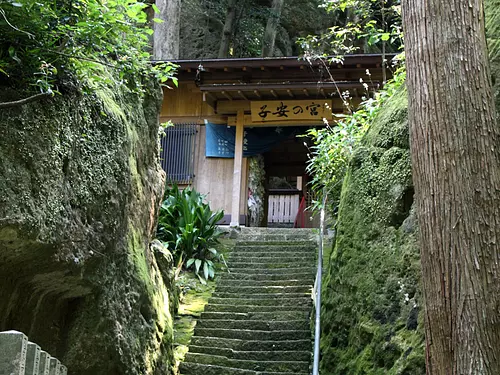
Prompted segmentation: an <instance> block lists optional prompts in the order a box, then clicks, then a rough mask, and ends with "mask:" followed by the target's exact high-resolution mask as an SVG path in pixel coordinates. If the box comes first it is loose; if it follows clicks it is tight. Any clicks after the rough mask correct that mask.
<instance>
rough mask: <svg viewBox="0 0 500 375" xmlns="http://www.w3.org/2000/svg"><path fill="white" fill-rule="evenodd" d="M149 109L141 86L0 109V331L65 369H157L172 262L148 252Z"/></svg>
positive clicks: (153, 163)
mask: <svg viewBox="0 0 500 375" xmlns="http://www.w3.org/2000/svg"><path fill="white" fill-rule="evenodd" d="M0 96H1V95H0ZM160 105H161V91H160V90H159V88H158V87H155V85H149V87H148V88H147V90H146V93H145V94H144V95H143V96H141V97H139V96H137V95H135V94H130V93H125V92H124V91H123V90H121V89H120V88H119V87H114V88H109V89H106V90H101V91H99V92H97V93H96V94H95V95H81V94H78V93H65V94H64V95H63V96H56V97H54V98H51V99H49V100H45V101H43V102H38V103H31V104H29V105H25V106H22V107H16V108H12V109H9V110H3V111H1V112H0V160H1V163H0V277H1V279H2V288H0V330H4V329H17V330H20V331H23V332H25V333H26V334H28V335H29V336H30V338H31V339H33V340H34V341H36V342H37V343H38V344H40V345H41V346H42V347H44V348H46V349H47V350H48V351H49V352H50V353H53V354H54V355H56V356H57V357H58V358H60V359H61V360H62V361H63V362H64V363H65V364H67V365H68V368H69V372H70V373H72V374H92V375H96V374H97V375H98V374H106V375H113V374H116V375H118V374H137V375H139V374H140V375H143V374H153V373H162V374H168V373H169V367H170V364H171V362H172V343H173V331H172V314H173V308H174V307H175V299H176V295H175V293H174V292H173V291H174V288H173V270H172V269H173V265H172V259H171V256H170V255H169V253H168V251H165V250H164V249H161V248H160V247H158V246H151V247H150V240H151V235H152V234H153V233H154V231H155V225H156V217H157V212H156V210H157V207H158V204H159V201H160V199H161V198H162V194H163V183H164V182H163V181H164V174H163V172H162V171H161V168H160V166H159V164H158V143H157V133H158V113H159V108H160Z"/></svg>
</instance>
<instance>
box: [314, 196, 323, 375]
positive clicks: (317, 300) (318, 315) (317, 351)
mask: <svg viewBox="0 0 500 375" xmlns="http://www.w3.org/2000/svg"><path fill="white" fill-rule="evenodd" d="M325 205H326V191H323V204H322V205H321V213H320V224H319V251H318V269H317V271H316V282H315V288H314V289H315V306H316V320H315V323H314V360H313V375H319V359H320V339H321V280H322V276H323V270H322V268H323V240H324V232H325Z"/></svg>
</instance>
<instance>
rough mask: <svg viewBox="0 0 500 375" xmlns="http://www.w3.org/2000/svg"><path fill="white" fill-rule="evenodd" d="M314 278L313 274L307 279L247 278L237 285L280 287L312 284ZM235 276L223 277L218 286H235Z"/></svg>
mask: <svg viewBox="0 0 500 375" xmlns="http://www.w3.org/2000/svg"><path fill="white" fill-rule="evenodd" d="M313 280H314V279H313V278H312V277H311V276H309V275H308V276H307V278H306V279H296V278H291V279H289V280H284V279H279V280H258V279H257V280H252V279H246V280H240V281H239V282H238V284H237V285H239V286H241V287H249V288H253V287H257V286H267V287H273V286H276V287H279V286H290V287H292V286H304V285H306V286H308V287H309V286H310V285H311V284H313ZM234 285H235V282H234V278H230V277H226V278H221V279H219V281H218V282H217V288H219V287H221V288H222V287H226V286H234Z"/></svg>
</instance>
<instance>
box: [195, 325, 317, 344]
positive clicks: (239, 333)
mask: <svg viewBox="0 0 500 375" xmlns="http://www.w3.org/2000/svg"><path fill="white" fill-rule="evenodd" d="M194 336H202V337H220V338H226V339H239V340H257V341H283V340H306V339H310V338H311V331H310V330H290V331H256V330H249V329H220V328H198V327H196V328H195V331H194Z"/></svg>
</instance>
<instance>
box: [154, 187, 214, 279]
mask: <svg viewBox="0 0 500 375" xmlns="http://www.w3.org/2000/svg"><path fill="white" fill-rule="evenodd" d="M223 216H224V212H223V211H221V210H219V211H216V212H212V211H211V210H210V206H209V204H208V203H206V202H205V196H203V195H202V194H200V193H198V192H197V191H196V190H193V189H191V188H189V187H188V188H186V189H184V190H180V189H179V188H178V187H177V185H174V186H173V187H171V188H167V190H166V192H165V200H164V201H163V203H162V205H161V209H160V215H159V224H158V231H157V237H158V238H159V239H160V240H161V241H163V242H165V243H167V244H168V247H169V249H171V250H172V251H173V253H174V258H175V259H176V261H177V263H178V264H179V268H180V267H181V266H182V265H183V264H184V262H186V263H185V264H186V268H187V269H189V268H191V269H194V271H195V273H196V275H198V277H199V278H200V281H201V282H205V280H208V279H211V278H213V277H214V275H215V267H214V262H215V261H218V260H219V258H220V255H219V253H218V252H217V250H216V249H215V248H214V246H215V245H216V244H217V243H219V241H218V238H219V237H220V235H221V232H219V230H218V228H217V222H218V221H220V220H221V219H222V217H223Z"/></svg>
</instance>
